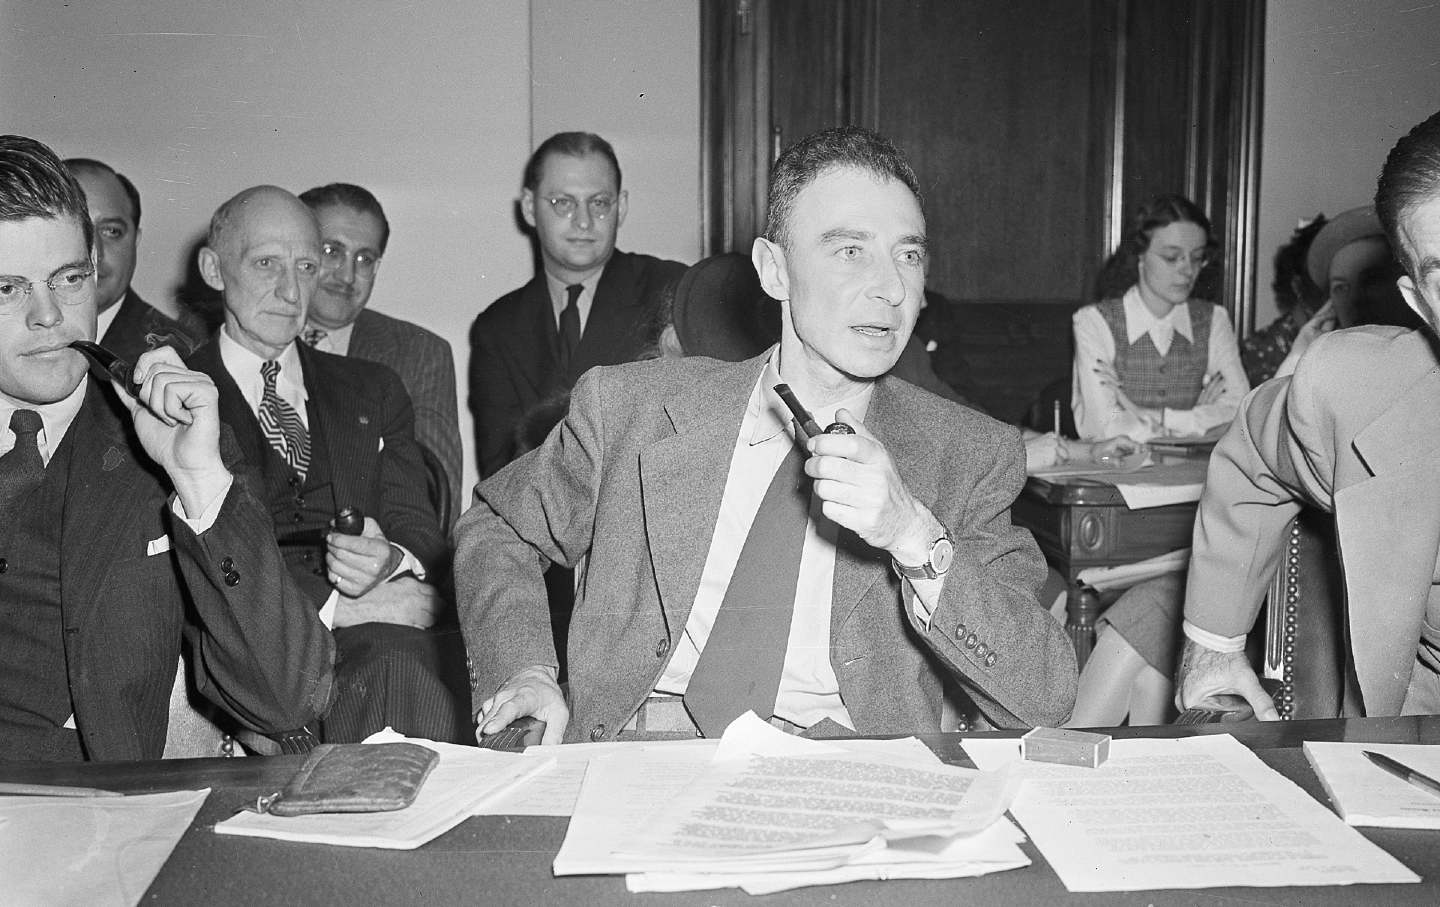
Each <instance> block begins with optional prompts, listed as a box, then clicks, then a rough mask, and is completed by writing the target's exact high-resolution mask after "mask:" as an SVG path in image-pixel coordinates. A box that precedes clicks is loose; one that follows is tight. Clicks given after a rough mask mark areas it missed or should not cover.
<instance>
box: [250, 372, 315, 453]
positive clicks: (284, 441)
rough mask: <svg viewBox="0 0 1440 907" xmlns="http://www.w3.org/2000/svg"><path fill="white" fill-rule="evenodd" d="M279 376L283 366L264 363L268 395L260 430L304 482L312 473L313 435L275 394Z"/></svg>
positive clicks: (264, 398)
mask: <svg viewBox="0 0 1440 907" xmlns="http://www.w3.org/2000/svg"><path fill="white" fill-rule="evenodd" d="M279 374H280V363H278V362H276V361H275V360H273V359H271V360H269V361H266V362H262V363H260V377H262V378H264V379H265V392H264V393H263V394H262V395H261V397H260V413H259V416H260V430H261V431H263V432H264V433H265V440H267V441H269V442H270V446H271V447H273V448H275V450H276V451H278V452H279V454H280V456H282V457H284V458H285V462H286V463H289V464H290V466H291V467H292V468H293V469H294V470H295V471H296V472H298V473H300V476H301V478H304V476H305V473H306V471H308V470H309V469H310V435H309V433H308V432H306V431H305V423H304V422H301V421H300V414H299V413H297V412H295V407H293V406H291V405H290V404H288V403H286V402H285V401H284V400H282V399H280V394H279V392H277V391H276V390H275V378H276V377H277V376H278V375H279Z"/></svg>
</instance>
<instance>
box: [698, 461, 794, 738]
mask: <svg viewBox="0 0 1440 907" xmlns="http://www.w3.org/2000/svg"><path fill="white" fill-rule="evenodd" d="M804 462H805V455H804V452H803V451H801V450H800V448H798V447H795V446H794V445H793V444H792V445H791V449H790V452H789V453H788V454H786V456H785V459H784V460H783V461H782V462H781V463H780V468H779V469H778V470H776V471H775V478H774V479H772V480H771V481H770V487H769V489H767V490H766V492H765V498H764V500H762V501H761V502H760V509H759V510H758V511H756V513H755V522H754V523H752V524H751V525H750V534H749V535H747V536H746V537H745V547H744V548H742V549H740V559H739V560H738V561H737V562H736V563H735V572H734V573H733V574H731V576H730V585H729V586H728V587H727V588H726V589H725V597H724V599H723V600H722V601H721V603H720V610H719V611H718V612H716V614H715V625H714V626H713V627H711V628H710V638H709V639H707V640H706V641H705V648H704V650H703V651H702V652H701V653H700V660H699V661H698V662H697V663H696V665H695V670H694V672H693V673H692V674H691V675H690V684H689V686H688V687H686V691H685V705H686V707H687V708H689V710H690V717H691V718H693V719H694V720H695V724H696V725H697V726H698V727H699V728H700V731H701V732H702V733H703V734H704V735H705V736H706V737H719V736H720V735H721V734H722V733H724V731H725V728H726V726H727V725H729V724H730V722H731V721H734V720H735V719H736V718H737V717H739V716H740V715H741V714H742V713H743V712H744V711H745V710H746V709H752V710H754V712H755V714H757V715H759V716H760V717H761V718H769V717H770V716H771V715H773V714H775V694H776V693H777V692H778V691H779V689H780V672H781V670H782V669H783V668H784V666H785V648H786V645H787V644H788V643H789V641H790V618H791V616H792V615H793V614H794V612H795V584H796V582H797V580H798V579H799V577H800V552H801V549H803V548H804V546H805V525H806V522H807V520H808V517H809V513H810V480H809V479H808V478H807V477H806V476H805V472H804Z"/></svg>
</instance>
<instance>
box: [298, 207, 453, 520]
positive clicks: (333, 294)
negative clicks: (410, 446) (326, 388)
mask: <svg viewBox="0 0 1440 907" xmlns="http://www.w3.org/2000/svg"><path fill="white" fill-rule="evenodd" d="M300 200H301V201H302V202H304V203H305V204H306V205H308V206H309V208H310V211H311V213H313V214H314V215H315V220H316V222H317V223H318V224H319V225H320V278H319V282H318V283H317V285H316V287H315V297H314V298H313V299H312V300H311V302H310V310H309V313H308V314H307V315H306V322H305V330H304V331H303V332H302V333H301V335H300V336H301V339H303V340H304V341H305V342H306V343H308V344H309V345H311V346H313V347H314V348H315V349H317V350H323V351H324V352H327V353H334V354H335V355H337V356H354V357H355V358H357V359H368V360H370V361H371V362H379V363H380V364H381V365H385V366H388V367H389V368H390V369H391V370H392V371H394V372H395V374H397V375H399V376H400V380H401V382H403V383H404V385H405V390H406V391H407V392H409V394H410V401H411V402H412V403H413V404H414V405H415V440H417V441H419V442H420V444H421V445H422V446H423V447H424V448H425V449H426V450H427V451H428V452H429V453H430V454H431V455H433V457H434V460H435V462H437V463H438V464H439V465H440V467H441V471H442V473H443V476H444V479H445V486H446V487H445V488H444V489H440V490H439V491H440V492H441V493H440V495H439V500H437V502H436V503H437V505H439V504H443V505H444V509H445V510H446V511H448V513H449V517H448V518H447V519H446V520H445V521H444V522H445V527H444V528H445V530H446V531H447V532H448V531H449V529H450V523H451V522H452V521H453V519H454V517H456V516H458V515H459V513H460V510H461V509H462V508H461V470H462V465H463V464H462V461H463V451H462V448H461V445H460V417H459V415H458V413H457V411H456V410H457V407H456V403H455V358H454V356H452V355H451V353H450V344H449V343H448V342H446V341H445V340H444V339H442V338H441V337H440V336H439V335H438V334H436V333H434V332H432V331H427V330H426V329H425V328H422V327H420V326H419V325H417V324H412V323H410V322H408V321H403V320H401V319H399V318H394V317H391V316H389V315H384V314H381V313H380V312H376V311H372V310H371V309H368V308H366V305H367V304H368V303H369V302H370V293H371V291H372V290H374V289H375V277H376V275H377V274H378V272H379V270H380V260H381V258H382V257H383V256H384V255H385V249H386V247H387V246H388V245H389V243H390V221H389V220H388V219H387V218H386V217H385V210H384V209H383V208H381V207H380V201H379V200H378V199H377V198H375V196H374V195H372V194H370V192H369V191H367V190H366V189H365V188H364V187H362V186H355V185H352V184H350V183H330V184H329V185H326V186H317V187H315V188H314V189H307V190H306V191H304V192H302V193H300Z"/></svg>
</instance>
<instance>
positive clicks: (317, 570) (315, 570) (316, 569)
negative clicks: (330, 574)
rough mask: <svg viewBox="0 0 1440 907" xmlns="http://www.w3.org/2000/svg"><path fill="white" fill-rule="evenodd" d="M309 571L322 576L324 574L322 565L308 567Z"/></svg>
mask: <svg viewBox="0 0 1440 907" xmlns="http://www.w3.org/2000/svg"><path fill="white" fill-rule="evenodd" d="M310 572H311V573H313V574H315V575H316V576H324V575H325V568H324V567H311V568H310Z"/></svg>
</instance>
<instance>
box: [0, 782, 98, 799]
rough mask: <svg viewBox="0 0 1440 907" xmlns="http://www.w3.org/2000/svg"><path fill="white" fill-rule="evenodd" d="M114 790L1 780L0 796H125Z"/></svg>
mask: <svg viewBox="0 0 1440 907" xmlns="http://www.w3.org/2000/svg"><path fill="white" fill-rule="evenodd" d="M123 796H125V795H124V794H122V793H117V792H116V791H113V790H100V789H99V788H94V787H65V786H62V785H58V784H19V783H15V782H10V781H0V797H123Z"/></svg>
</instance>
